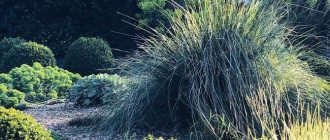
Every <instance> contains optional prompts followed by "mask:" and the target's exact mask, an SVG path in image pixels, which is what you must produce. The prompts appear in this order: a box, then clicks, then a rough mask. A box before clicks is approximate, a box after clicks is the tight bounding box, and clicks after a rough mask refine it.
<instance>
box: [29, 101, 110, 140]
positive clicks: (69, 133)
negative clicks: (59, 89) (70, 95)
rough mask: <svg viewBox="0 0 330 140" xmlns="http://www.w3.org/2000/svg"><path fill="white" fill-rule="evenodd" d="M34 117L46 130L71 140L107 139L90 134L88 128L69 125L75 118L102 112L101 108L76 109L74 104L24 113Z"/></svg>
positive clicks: (35, 108) (48, 106)
mask: <svg viewBox="0 0 330 140" xmlns="http://www.w3.org/2000/svg"><path fill="white" fill-rule="evenodd" d="M24 112H25V113H27V114H30V115H31V116H32V117H34V118H35V119H36V120H37V121H38V122H39V123H40V124H42V125H44V126H45V127H46V128H48V129H50V130H53V131H55V132H57V133H58V134H60V135H62V136H65V137H67V138H68V139H69V140H102V139H107V138H106V137H104V136H101V135H100V134H95V132H88V130H89V129H88V127H81V126H80V127H75V126H70V125H68V123H69V121H70V120H72V119H74V118H83V117H86V116H91V115H93V114H95V113H98V112H100V109H99V108H95V107H94V108H76V107H74V106H73V105H72V104H65V103H60V104H55V105H42V106H35V107H33V108H30V109H27V110H26V111H24Z"/></svg>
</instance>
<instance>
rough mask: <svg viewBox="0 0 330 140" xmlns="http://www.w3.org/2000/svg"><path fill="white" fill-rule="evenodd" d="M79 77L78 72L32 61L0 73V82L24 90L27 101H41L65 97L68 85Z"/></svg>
mask: <svg viewBox="0 0 330 140" xmlns="http://www.w3.org/2000/svg"><path fill="white" fill-rule="evenodd" d="M80 78H81V77H80V75H79V74H73V73H71V72H69V71H67V70H64V69H61V68H58V67H52V66H47V67H43V66H42V65H41V64H40V63H34V64H33V66H29V65H26V64H24V65H22V66H21V67H19V68H14V69H12V70H11V71H10V72H9V73H8V74H2V75H0V82H1V83H3V84H6V85H8V87H12V88H13V89H15V90H19V91H21V92H24V93H25V94H26V98H25V99H26V101H28V102H42V101H46V100H49V99H57V98H65V97H66V96H67V94H66V93H67V92H68V91H69V89H70V87H71V86H72V85H73V84H74V82H75V81H77V80H78V79H80ZM1 83H0V84H1Z"/></svg>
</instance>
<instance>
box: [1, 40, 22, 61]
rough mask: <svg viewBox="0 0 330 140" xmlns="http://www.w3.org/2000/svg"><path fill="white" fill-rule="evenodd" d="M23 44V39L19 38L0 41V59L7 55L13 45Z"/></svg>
mask: <svg viewBox="0 0 330 140" xmlns="http://www.w3.org/2000/svg"><path fill="white" fill-rule="evenodd" d="M23 42H25V40H24V39H20V38H4V39H2V40H1V41H0V58H1V57H2V56H3V55H4V54H5V53H7V52H8V51H9V50H10V49H11V48H13V47H14V46H15V45H19V44H21V43H23Z"/></svg>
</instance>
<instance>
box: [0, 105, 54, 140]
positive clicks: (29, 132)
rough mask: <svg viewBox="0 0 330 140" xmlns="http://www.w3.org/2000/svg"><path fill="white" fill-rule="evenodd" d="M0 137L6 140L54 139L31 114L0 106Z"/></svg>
mask: <svg viewBox="0 0 330 140" xmlns="http://www.w3.org/2000/svg"><path fill="white" fill-rule="evenodd" d="M0 139H4V140H52V139H53V138H52V137H51V133H50V131H48V130H45V129H44V128H43V127H42V126H41V125H40V124H38V123H37V121H36V120H34V119H33V118H32V117H31V116H29V115H26V114H24V113H23V112H20V111H17V110H15V109H5V108H2V107H0Z"/></svg>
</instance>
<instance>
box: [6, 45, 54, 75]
mask: <svg viewBox="0 0 330 140" xmlns="http://www.w3.org/2000/svg"><path fill="white" fill-rule="evenodd" d="M34 62H38V63H41V64H42V65H44V66H55V65H56V59H55V56H54V54H53V52H52V51H51V50H50V49H49V48H48V47H46V46H44V45H41V44H38V43H35V42H24V43H20V44H17V45H15V46H14V47H12V48H11V49H10V50H9V51H8V52H7V53H5V54H4V56H2V58H1V68H2V71H4V72H8V71H10V70H11V69H13V68H15V67H19V66H21V65H22V64H28V65H32V64H33V63H34Z"/></svg>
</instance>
